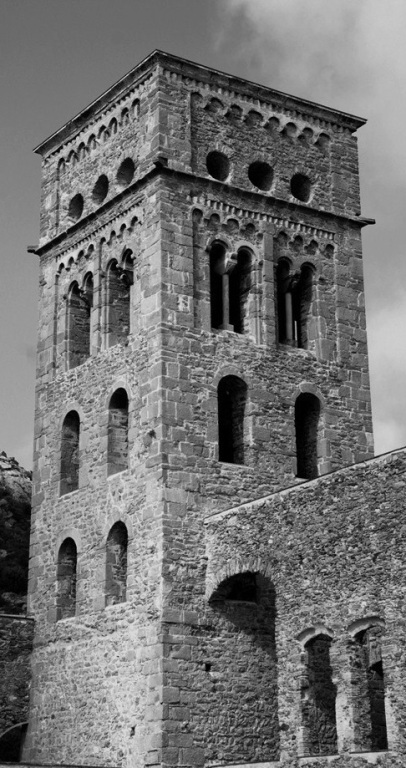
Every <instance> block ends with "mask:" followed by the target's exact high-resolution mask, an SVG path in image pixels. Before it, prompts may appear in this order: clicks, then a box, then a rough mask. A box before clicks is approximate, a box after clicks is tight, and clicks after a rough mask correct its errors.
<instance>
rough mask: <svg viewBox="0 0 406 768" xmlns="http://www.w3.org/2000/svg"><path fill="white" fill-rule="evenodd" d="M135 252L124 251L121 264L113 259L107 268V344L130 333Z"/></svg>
mask: <svg viewBox="0 0 406 768" xmlns="http://www.w3.org/2000/svg"><path fill="white" fill-rule="evenodd" d="M133 264H134V262H133V253H132V251H131V250H130V249H129V248H128V249H126V250H125V251H124V254H123V259H122V262H121V264H118V262H117V260H116V259H113V260H112V261H111V262H110V264H109V265H108V268H107V346H109V347H111V346H113V345H114V344H117V343H118V342H120V341H121V342H122V341H125V340H126V339H127V337H128V334H129V333H130V305H131V286H132V284H133Z"/></svg>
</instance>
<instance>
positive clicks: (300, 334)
mask: <svg viewBox="0 0 406 768" xmlns="http://www.w3.org/2000/svg"><path fill="white" fill-rule="evenodd" d="M313 275H314V269H313V267H312V266H311V265H310V264H303V265H302V267H301V269H300V272H296V273H294V274H292V273H291V272H290V264H289V262H288V260H287V259H284V258H282V259H280V260H279V261H278V264H277V268H276V294H277V307H278V341H279V343H280V344H290V345H291V346H295V347H299V348H300V349H307V347H308V319H309V314H310V309H311V305H312V300H313V279H314V278H313Z"/></svg>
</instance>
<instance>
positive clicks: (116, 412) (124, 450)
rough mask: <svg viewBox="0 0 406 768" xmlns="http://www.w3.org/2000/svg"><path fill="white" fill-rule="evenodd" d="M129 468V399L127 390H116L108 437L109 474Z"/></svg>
mask: <svg viewBox="0 0 406 768" xmlns="http://www.w3.org/2000/svg"><path fill="white" fill-rule="evenodd" d="M127 467H128V397H127V392H126V391H125V389H122V388H120V389H116V391H115V392H114V394H113V395H112V396H111V399H110V403H109V421H108V435H107V474H108V475H114V474H116V473H117V472H122V471H123V470H124V469H127Z"/></svg>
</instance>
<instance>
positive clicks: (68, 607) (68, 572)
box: [56, 538, 77, 619]
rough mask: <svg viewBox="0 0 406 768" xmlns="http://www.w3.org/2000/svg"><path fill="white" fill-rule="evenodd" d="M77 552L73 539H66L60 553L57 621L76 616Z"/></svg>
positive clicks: (57, 576)
mask: <svg viewBox="0 0 406 768" xmlns="http://www.w3.org/2000/svg"><path fill="white" fill-rule="evenodd" d="M76 563H77V550H76V544H75V542H74V541H73V539H71V538H69V539H65V541H64V542H63V543H62V544H61V546H60V549H59V552H58V566H57V573H56V578H57V619H66V618H68V617H69V616H74V615H75V611H76Z"/></svg>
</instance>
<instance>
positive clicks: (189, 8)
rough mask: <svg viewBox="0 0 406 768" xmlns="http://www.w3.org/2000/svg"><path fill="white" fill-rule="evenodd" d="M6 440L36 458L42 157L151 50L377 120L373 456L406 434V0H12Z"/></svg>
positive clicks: (5, 164) (5, 61) (1, 302)
mask: <svg viewBox="0 0 406 768" xmlns="http://www.w3.org/2000/svg"><path fill="white" fill-rule="evenodd" d="M0 10H1V11H2V24H1V26H0V104H1V120H0V232H1V243H2V253H1V263H2V274H1V280H0V313H1V316H0V371H1V397H0V450H5V451H6V452H7V453H8V455H11V456H15V457H16V458H17V459H18V460H19V461H20V463H22V464H23V465H24V466H26V467H27V468H30V467H31V451H32V423H33V408H34V377H35V343H36V341H35V340H36V324H37V277H38V272H37V269H38V265H37V257H36V256H33V255H31V254H27V245H29V244H30V245H31V244H36V243H37V242H38V213H39V198H40V161H39V158H38V157H37V156H36V155H34V154H33V153H32V148H33V147H34V146H36V145H37V144H38V143H39V142H41V141H42V140H43V139H45V138H46V137H47V136H49V135H50V134H51V133H53V131H55V130H56V129H57V128H59V127H60V126H61V125H63V124H64V123H65V122H66V121H67V120H68V119H69V118H71V117H73V116H74V115H75V114H76V113H77V112H79V111H80V110H81V109H82V108H84V107H85V106H86V105H87V104H88V103H90V102H91V101H93V99H94V98H96V97H97V96H98V95H99V94H100V93H101V92H103V91H104V90H105V89H106V88H108V87H109V86H110V85H112V84H113V83H114V82H115V81H116V80H118V79H119V78H120V77H121V76H122V75H124V74H125V73H126V72H127V71H128V70H129V69H131V68H132V67H133V66H135V64H137V63H138V62H139V61H140V60H141V59H143V58H144V56H146V55H147V54H148V53H150V52H151V51H152V50H153V49H155V48H160V49H162V50H166V51H169V52H170V53H174V54H177V55H179V56H183V57H185V58H189V59H191V60H193V61H197V62H199V63H201V64H207V65H210V66H212V67H214V68H216V69H220V70H224V71H226V72H230V73H233V74H236V75H238V76H240V77H245V78H247V79H249V80H253V81H257V82H260V83H263V84H265V85H267V86H270V87H272V88H276V89H279V90H281V91H286V92H288V93H292V94H295V95H297V96H302V97H304V98H307V99H311V100H313V101H317V102H321V103H325V104H327V105H328V106H331V107H336V108H338V109H342V110H344V111H347V112H352V113H354V114H356V115H360V116H362V117H367V118H368V124H367V125H366V126H365V127H364V128H362V129H361V130H360V131H359V134H358V136H359V147H360V161H361V193H362V212H363V215H365V216H368V217H373V218H376V220H377V223H376V225H375V226H374V227H368V228H367V229H364V231H363V232H364V236H363V242H364V268H365V286H366V304H367V317H368V328H369V349H370V367H371V384H372V395H373V412H374V425H375V445H376V452H377V453H382V452H384V451H388V450H391V449H392V448H397V447H399V446H401V445H405V444H406V405H405V398H404V396H403V393H404V391H405V388H406V342H405V335H406V253H405V246H404V243H405V239H406V205H405V178H406V168H405V165H406V161H405V156H406V151H405V141H404V135H403V134H404V131H405V125H406V99H405V87H404V86H405V78H406V52H405V51H406V48H405V45H404V37H405V31H406V2H405V0H206V1H205V2H204V1H203V0H0Z"/></svg>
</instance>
